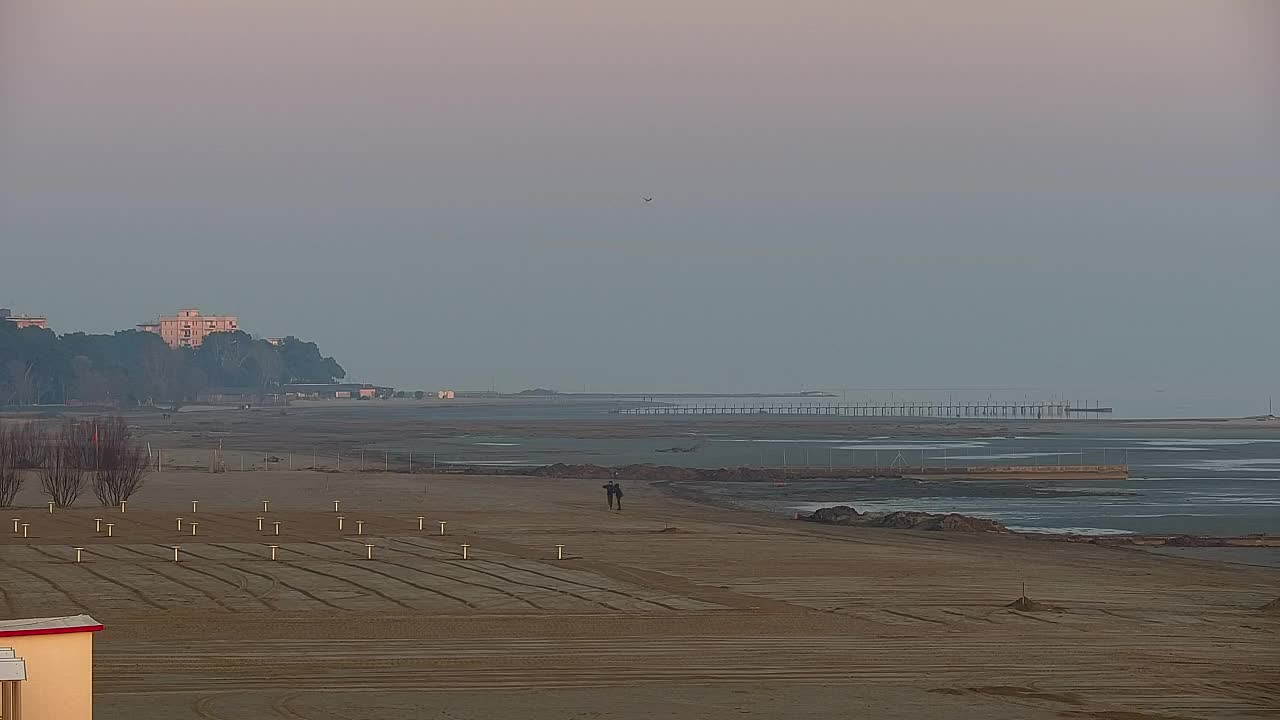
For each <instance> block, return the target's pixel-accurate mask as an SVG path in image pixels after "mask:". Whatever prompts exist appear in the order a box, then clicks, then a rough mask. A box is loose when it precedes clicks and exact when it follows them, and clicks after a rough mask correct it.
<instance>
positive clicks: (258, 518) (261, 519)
mask: <svg viewBox="0 0 1280 720" xmlns="http://www.w3.org/2000/svg"><path fill="white" fill-rule="evenodd" d="M255 519H256V520H257V521H258V530H259V531H261V530H262V521H263V520H265V519H266V518H264V517H262V516H261V515H259V516H258V517H257V518H255Z"/></svg>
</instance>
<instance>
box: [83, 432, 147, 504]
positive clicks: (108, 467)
mask: <svg viewBox="0 0 1280 720" xmlns="http://www.w3.org/2000/svg"><path fill="white" fill-rule="evenodd" d="M92 427H93V442H94V447H93V451H94V465H93V469H94V473H93V494H94V495H96V496H97V498H98V502H100V503H102V504H103V505H107V506H114V505H119V504H120V502H121V501H123V500H128V499H129V498H130V496H132V495H133V494H134V493H135V492H137V491H138V488H140V487H142V480H143V478H144V477H146V474H147V470H148V469H149V466H148V463H147V452H146V450H145V449H144V448H143V446H142V443H141V442H139V441H138V439H137V437H135V436H134V433H133V429H132V428H130V427H129V425H128V423H126V422H125V421H124V418H120V417H114V418H107V419H105V420H104V419H95V420H94V421H93V426H92Z"/></svg>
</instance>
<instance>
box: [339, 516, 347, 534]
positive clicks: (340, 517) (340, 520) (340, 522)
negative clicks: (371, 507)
mask: <svg viewBox="0 0 1280 720" xmlns="http://www.w3.org/2000/svg"><path fill="white" fill-rule="evenodd" d="M346 519H347V518H346V516H344V515H339V516H338V529H339V530H341V529H342V521H343V520H346Z"/></svg>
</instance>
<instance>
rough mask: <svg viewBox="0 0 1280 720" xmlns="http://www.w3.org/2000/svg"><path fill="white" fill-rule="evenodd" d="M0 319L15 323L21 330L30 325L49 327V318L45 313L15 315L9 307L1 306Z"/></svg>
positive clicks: (45, 328)
mask: <svg viewBox="0 0 1280 720" xmlns="http://www.w3.org/2000/svg"><path fill="white" fill-rule="evenodd" d="M0 321H3V322H9V323H13V324H14V325H16V326H17V327H18V329H19V330H21V329H22V328H29V327H34V328H40V329H41V330H48V329H49V318H47V317H45V316H43V315H14V314H13V311H12V310H10V309H9V308H0Z"/></svg>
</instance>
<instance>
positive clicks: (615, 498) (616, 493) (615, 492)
mask: <svg viewBox="0 0 1280 720" xmlns="http://www.w3.org/2000/svg"><path fill="white" fill-rule="evenodd" d="M601 487H603V488H604V491H605V494H606V495H608V496H609V509H610V510H617V511H619V512H621V511H622V486H621V485H619V484H618V483H617V482H615V481H613V480H610V481H609V482H607V483H605V484H604V485H601ZM615 503H616V504H617V507H614V504H615Z"/></svg>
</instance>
